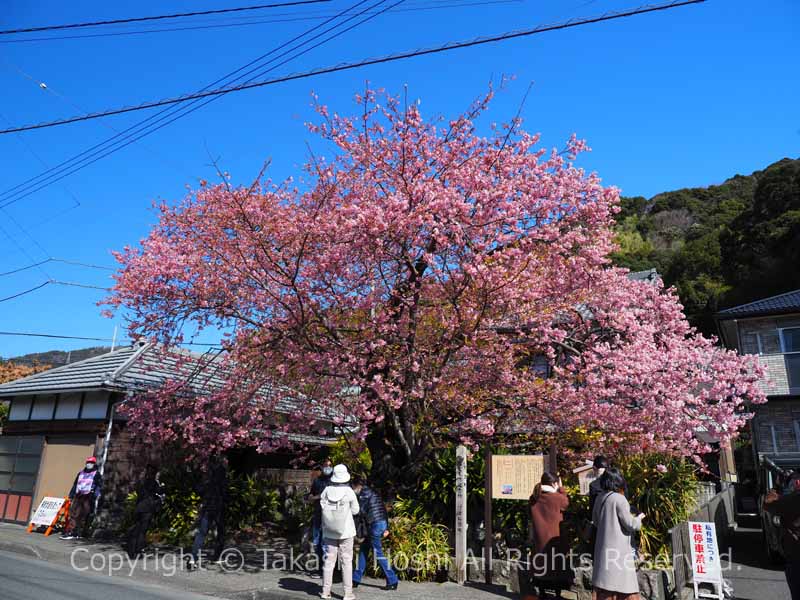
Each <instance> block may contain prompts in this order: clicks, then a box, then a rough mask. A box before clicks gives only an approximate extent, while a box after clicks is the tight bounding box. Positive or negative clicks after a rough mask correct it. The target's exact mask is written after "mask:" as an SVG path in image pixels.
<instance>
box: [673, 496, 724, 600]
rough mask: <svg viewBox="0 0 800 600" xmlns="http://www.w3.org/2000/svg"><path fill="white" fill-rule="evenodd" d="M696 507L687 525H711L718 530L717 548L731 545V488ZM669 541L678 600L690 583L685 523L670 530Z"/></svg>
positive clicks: (688, 550) (687, 538)
mask: <svg viewBox="0 0 800 600" xmlns="http://www.w3.org/2000/svg"><path fill="white" fill-rule="evenodd" d="M723 485H726V487H725V488H723V490H722V491H721V492H720V493H718V494H716V495H715V496H713V497H712V498H711V499H710V500H708V501H707V502H705V503H704V504H702V505H701V506H699V507H698V508H697V509H695V511H694V512H693V513H692V514H691V515H690V516H689V519H688V520H689V521H703V522H707V523H714V525H715V527H716V529H717V538H718V540H717V542H718V543H719V547H720V548H726V547H727V546H728V545H729V543H730V541H731V537H730V536H731V534H732V533H733V526H734V524H735V523H736V511H735V507H736V504H735V502H736V498H735V491H734V490H735V488H734V486H733V485H730V484H723ZM670 536H671V539H672V568H673V570H674V571H675V589H676V590H677V594H676V597H677V598H680V597H681V596H680V593H681V590H683V589H684V588H685V587H686V586H687V585H688V584H691V583H692V579H691V573H692V569H691V563H690V556H691V553H690V548H689V527H688V524H687V521H683V522H682V523H678V524H677V525H676V526H675V527H673V528H672V529H670Z"/></svg>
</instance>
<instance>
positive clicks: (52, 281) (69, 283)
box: [0, 279, 111, 302]
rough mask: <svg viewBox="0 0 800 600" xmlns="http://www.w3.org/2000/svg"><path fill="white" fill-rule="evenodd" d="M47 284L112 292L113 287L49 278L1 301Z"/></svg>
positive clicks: (1, 300) (0, 300) (0, 299)
mask: <svg viewBox="0 0 800 600" xmlns="http://www.w3.org/2000/svg"><path fill="white" fill-rule="evenodd" d="M47 285H66V286H71V287H79V288H85V289H90V290H103V291H105V292H110V291H111V288H107V287H101V286H99V285H89V284H88V283H76V282H74V281H60V280H58V279H48V280H47V281H45V282H44V283H40V284H39V285H37V286H35V287H32V288H30V289H27V290H23V291H22V292H19V293H16V294H14V295H12V296H7V297H5V298H0V302H6V301H8V300H13V299H14V298H19V297H20V296H24V295H26V294H30V293H31V292H35V291H36V290H40V289H42V288H43V287H45V286H47Z"/></svg>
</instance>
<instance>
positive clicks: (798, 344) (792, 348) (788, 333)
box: [781, 327, 800, 352]
mask: <svg viewBox="0 0 800 600" xmlns="http://www.w3.org/2000/svg"><path fill="white" fill-rule="evenodd" d="M781 337H782V338H783V351H784V352H800V327H791V328H787V329H781Z"/></svg>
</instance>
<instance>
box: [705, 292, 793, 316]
mask: <svg viewBox="0 0 800 600" xmlns="http://www.w3.org/2000/svg"><path fill="white" fill-rule="evenodd" d="M793 312H800V290H794V291H792V292H786V293H785V294H778V295H777V296H772V297H770V298H764V299H763V300H756V301H755V302H750V303H748V304H742V305H741V306H734V307H732V308H727V309H725V310H721V311H720V312H718V313H717V317H718V318H720V319H735V318H738V317H755V316H759V315H781V314H786V313H793Z"/></svg>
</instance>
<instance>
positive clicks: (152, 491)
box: [127, 464, 164, 558]
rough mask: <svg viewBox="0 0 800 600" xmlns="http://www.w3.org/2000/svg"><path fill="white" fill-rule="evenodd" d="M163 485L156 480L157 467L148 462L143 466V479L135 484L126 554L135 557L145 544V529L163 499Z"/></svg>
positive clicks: (148, 526) (147, 527)
mask: <svg viewBox="0 0 800 600" xmlns="http://www.w3.org/2000/svg"><path fill="white" fill-rule="evenodd" d="M163 487H164V486H163V485H162V484H161V482H160V481H159V480H158V469H157V468H156V466H155V465H152V464H149V465H147V467H145V471H144V479H142V481H140V482H139V485H138V486H136V508H135V509H134V515H135V519H136V521H135V523H134V524H133V527H131V528H130V530H129V531H128V536H127V538H128V539H127V549H128V556H130V557H131V558H134V557H136V556H137V555H138V554H139V553H140V552H141V551H142V550H144V547H145V546H146V544H147V530H148V529H149V528H150V523H151V522H152V520H153V516H154V515H155V513H156V512H157V511H158V509H159V507H160V506H161V503H162V501H163V500H164V493H163Z"/></svg>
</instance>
